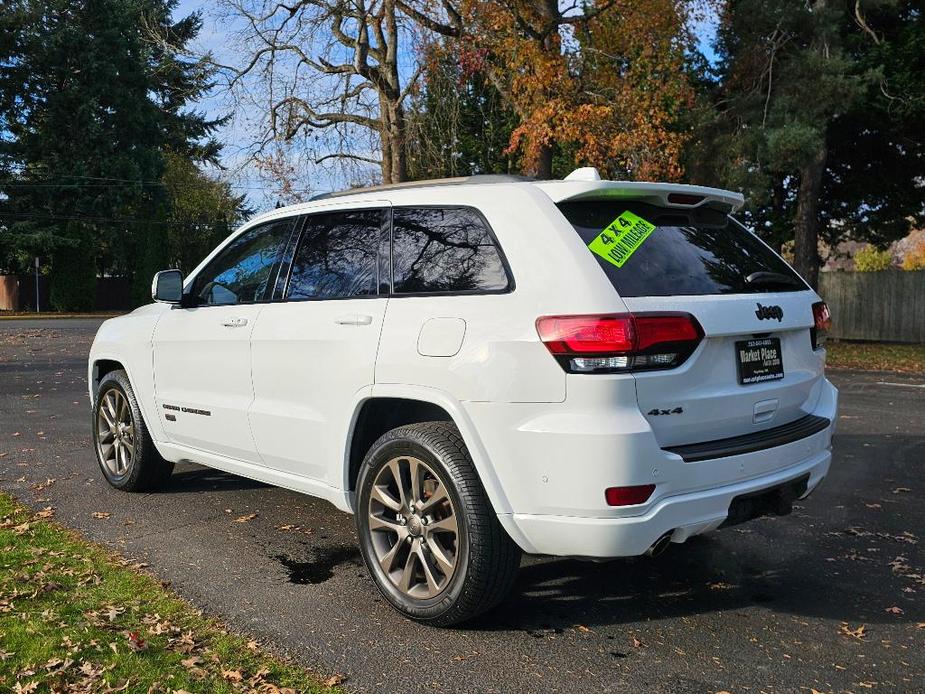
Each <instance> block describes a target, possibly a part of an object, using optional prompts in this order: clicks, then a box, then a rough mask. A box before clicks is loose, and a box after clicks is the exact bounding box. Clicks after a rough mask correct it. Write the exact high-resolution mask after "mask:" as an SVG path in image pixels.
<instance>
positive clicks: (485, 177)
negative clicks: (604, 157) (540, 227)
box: [311, 174, 536, 201]
mask: <svg viewBox="0 0 925 694" xmlns="http://www.w3.org/2000/svg"><path fill="white" fill-rule="evenodd" d="M535 180H536V179H534V178H531V177H530V176H518V175H514V174H476V175H475V176H459V177H457V178H432V179H429V180H424V181H405V182H404V183H388V184H385V185H380V186H368V187H366V188H351V189H349V190H339V191H335V192H333V193H321V194H319V195H314V196H312V198H311V200H312V201H314V200H325V199H327V198H340V197H344V196H346V195H359V194H360V193H375V192H377V191H380V190H403V189H405V188H425V187H427V186H458V185H462V184H464V183H525V182H530V181H535Z"/></svg>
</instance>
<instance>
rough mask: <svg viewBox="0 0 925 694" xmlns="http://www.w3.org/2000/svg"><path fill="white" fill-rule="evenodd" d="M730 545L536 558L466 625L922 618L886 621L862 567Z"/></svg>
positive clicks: (914, 614)
mask: <svg viewBox="0 0 925 694" xmlns="http://www.w3.org/2000/svg"><path fill="white" fill-rule="evenodd" d="M727 532H728V531H727ZM729 544H730V543H729V542H724V541H722V540H719V539H715V538H714V537H700V538H693V539H692V540H689V541H688V542H687V543H686V544H685V545H683V546H672V547H669V549H668V550H667V551H666V552H665V553H664V554H662V555H661V556H659V557H657V558H655V559H650V558H646V557H635V558H627V559H618V560H614V561H609V562H605V563H593V562H587V561H578V560H570V559H562V560H553V559H550V560H539V561H538V562H537V563H534V564H532V565H524V566H522V567H521V570H520V575H519V577H518V582H517V585H516V587H515V590H514V592H513V594H512V595H511V597H510V598H509V599H508V600H507V601H505V602H504V603H503V604H502V605H501V606H499V608H498V609H496V610H494V611H493V612H492V613H490V615H488V616H486V617H482V618H480V619H478V620H476V621H475V622H473V623H472V624H471V625H469V626H470V628H475V629H484V630H489V631H496V630H521V631H526V632H527V633H529V634H530V635H532V636H535V637H537V638H542V637H543V636H544V635H547V634H549V633H560V632H561V631H562V630H565V629H574V628H581V627H587V628H592V627H605V626H608V625H619V624H628V623H640V622H646V621H649V620H659V619H673V618H678V617H681V618H683V617H686V616H694V615H700V614H707V613H722V612H728V611H730V610H737V609H742V608H755V607H758V608H763V609H767V610H770V611H771V612H776V613H784V614H791V615H798V616H804V617H817V618H819V617H821V618H828V619H833V620H839V621H845V622H868V623H870V622H891V623H896V622H900V623H901V622H918V621H921V619H922V618H923V616H925V611H923V610H922V609H921V608H914V607H912V606H910V604H909V602H903V603H902V604H904V605H905V608H906V609H905V614H904V615H903V616H899V617H897V616H896V615H892V614H886V613H885V612H884V607H885V606H882V605H881V604H880V602H882V601H881V600H876V599H872V595H874V594H875V592H876V591H877V590H878V587H877V585H876V584H877V579H876V578H874V579H873V580H872V581H871V584H870V585H863V587H862V586H860V585H859V584H861V583H864V582H865V578H869V577H864V576H863V571H864V568H862V567H857V568H855V567H854V566H852V567H849V568H848V569H847V570H842V571H840V572H838V573H839V580H837V581H833V580H832V579H831V577H830V576H827V575H826V572H825V571H824V570H822V566H819V567H816V566H813V564H820V565H821V564H823V563H824V562H825V561H826V560H825V559H824V558H823V557H819V556H808V555H794V556H790V557H787V558H782V557H775V556H774V553H773V552H771V553H769V552H768V551H767V547H766V546H763V547H755V548H753V549H752V548H745V549H742V548H741V546H739V545H738V544H737V547H736V551H735V552H731V551H730V547H729ZM761 544H762V545H764V544H765V543H761ZM891 556H892V555H891ZM842 586H845V588H846V589H847V590H843V589H842ZM851 586H853V587H854V589H853V591H852V590H851ZM881 587H882V586H881ZM898 599H899V598H898V597H897V600H898ZM891 604H895V603H891ZM463 628H466V627H465V626H464V627H463Z"/></svg>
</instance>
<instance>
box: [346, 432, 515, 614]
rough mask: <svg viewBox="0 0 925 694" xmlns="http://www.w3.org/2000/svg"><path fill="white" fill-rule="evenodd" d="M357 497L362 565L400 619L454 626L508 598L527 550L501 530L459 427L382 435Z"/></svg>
mask: <svg viewBox="0 0 925 694" xmlns="http://www.w3.org/2000/svg"><path fill="white" fill-rule="evenodd" d="M357 489H358V499H357V514H356V519H357V529H358V531H359V532H358V534H359V538H360V549H361V551H362V554H363V560H364V561H365V562H366V567H367V569H368V570H369V573H370V575H371V576H372V577H373V580H374V581H375V583H376V586H377V587H378V588H379V591H380V592H381V593H382V595H383V596H384V597H385V598H386V600H388V601H389V603H391V604H392V606H393V607H395V608H396V609H397V610H398V611H399V612H401V613H402V614H404V615H405V616H407V617H409V618H411V619H414V620H416V621H419V622H423V623H427V624H431V625H434V626H449V625H451V624H458V623H459V622H463V621H466V620H468V619H472V618H473V617H475V616H477V615H479V614H481V613H483V612H485V611H487V610H489V609H491V608H492V607H494V606H495V605H497V604H498V603H499V602H501V601H502V600H503V599H504V598H505V597H506V596H507V594H508V593H509V592H510V590H511V587H512V586H513V583H514V579H515V577H516V574H517V569H518V567H519V566H520V549H519V548H518V547H517V545H516V544H515V543H514V542H513V541H512V540H511V539H510V537H508V535H507V533H505V531H504V529H503V528H502V527H501V525H500V523H499V522H498V519H497V517H496V515H495V512H494V510H493V509H492V507H491V504H490V502H489V501H488V497H487V496H486V494H485V490H484V489H483V487H482V484H481V482H480V481H479V478H478V475H477V474H476V472H475V468H474V466H473V464H472V459H471V458H470V456H469V452H468V450H467V449H466V445H465V443H464V442H463V440H462V437H461V436H460V434H459V431H458V430H457V428H456V427H455V426H454V425H453V424H452V423H450V422H424V423H420V424H410V425H406V426H402V427H398V428H397V429H393V430H391V431H389V432H387V433H386V434H384V435H383V436H382V437H380V438H379V440H378V441H376V442H375V443H374V444H373V445H372V447H371V448H370V450H369V452H368V453H367V455H366V458H365V460H364V461H363V465H362V467H361V469H360V475H359V480H358V483H357Z"/></svg>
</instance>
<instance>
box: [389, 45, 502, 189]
mask: <svg viewBox="0 0 925 694" xmlns="http://www.w3.org/2000/svg"><path fill="white" fill-rule="evenodd" d="M424 64H425V70H424V75H423V77H424V79H423V83H424V87H423V89H421V90H420V91H419V92H418V93H417V94H415V95H414V98H413V100H412V102H411V104H410V107H409V113H408V121H409V124H408V135H409V137H408V142H409V145H408V146H409V152H408V157H407V159H408V173H409V178H410V179H411V180H420V179H425V178H447V177H453V176H471V175H474V174H499V173H501V174H503V173H513V172H514V171H516V170H517V168H518V162H517V160H516V158H515V157H514V156H513V155H511V154H507V153H506V150H507V147H508V144H509V142H510V139H511V133H512V132H513V130H514V128H515V127H517V119H516V116H515V114H514V112H513V110H511V108H510V107H509V106H508V105H507V104H506V102H505V100H504V98H503V97H502V95H501V94H500V93H499V92H498V90H497V89H496V88H495V87H494V86H493V85H492V84H491V83H490V82H489V81H488V80H487V79H486V76H485V74H484V72H483V71H481V70H480V69H478V68H479V64H478V53H477V52H465V53H462V54H459V53H457V52H456V51H454V50H453V46H452V45H450V44H449V43H439V44H433V45H431V46H430V47H429V48H428V49H427V55H426V58H425V61H424Z"/></svg>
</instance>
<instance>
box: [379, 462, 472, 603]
mask: <svg viewBox="0 0 925 694" xmlns="http://www.w3.org/2000/svg"><path fill="white" fill-rule="evenodd" d="M367 513H368V514H369V519H368V520H369V533H370V538H371V541H372V547H373V550H374V552H375V554H376V560H377V561H378V562H379V566H380V567H381V568H382V571H383V573H385V575H386V576H388V578H389V580H390V581H391V582H392V584H393V585H394V586H395V588H397V589H398V590H399V591H401V592H402V593H403V594H405V595H407V596H408V597H411V598H416V599H419V600H421V599H428V598H433V597H434V596H436V595H438V594H439V593H441V592H442V591H443V590H444V589H445V588H446V587H447V586H448V585H449V583H450V580H451V579H452V578H453V574H454V573H455V572H456V566H457V563H458V560H459V550H460V539H459V526H458V522H457V516H456V509H455V508H454V507H453V502H452V500H451V499H450V496H449V495H448V494H447V487H446V484H445V483H444V482H443V480H441V478H440V476H439V475H438V474H437V472H436V471H435V470H434V468H432V467H431V466H430V465H428V464H427V463H425V462H424V461H423V460H420V459H419V458H415V457H413V456H399V457H396V458H392V459H391V460H389V461H388V462H387V463H386V464H385V465H383V466H382V468H381V469H380V470H379V473H378V474H377V475H376V479H375V480H374V482H373V486H372V490H371V491H370V497H369V508H368V509H367Z"/></svg>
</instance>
